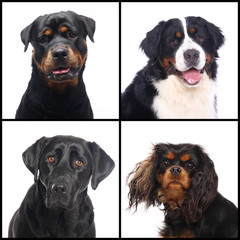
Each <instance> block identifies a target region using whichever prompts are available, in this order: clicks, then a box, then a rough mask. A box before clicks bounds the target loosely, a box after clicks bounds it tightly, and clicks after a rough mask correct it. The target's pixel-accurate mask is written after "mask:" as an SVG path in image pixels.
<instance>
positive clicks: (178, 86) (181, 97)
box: [152, 72, 217, 118]
mask: <svg viewBox="0 0 240 240" xmlns="http://www.w3.org/2000/svg"><path fill="white" fill-rule="evenodd" d="M153 85H154V87H155V88H156V90H157V92H158V95H157V96H155V97H154V99H153V104H152V110H153V111H154V113H155V115H156V117H157V118H216V117H217V116H216V110H215V107H214V105H215V104H214V102H215V94H216V92H215V91H216V83H215V82H214V81H213V80H212V79H209V77H208V75H207V74H206V72H204V73H203V74H202V78H201V82H200V84H199V85H198V86H197V87H187V86H185V85H184V83H183V80H181V79H179V78H178V77H176V76H175V75H170V76H169V77H168V78H167V79H165V80H162V81H153Z"/></svg>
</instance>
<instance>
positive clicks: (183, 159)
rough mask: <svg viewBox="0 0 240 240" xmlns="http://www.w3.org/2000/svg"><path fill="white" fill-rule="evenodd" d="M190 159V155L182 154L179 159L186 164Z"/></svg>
mask: <svg viewBox="0 0 240 240" xmlns="http://www.w3.org/2000/svg"><path fill="white" fill-rule="evenodd" d="M189 159H190V155H189V154H187V153H184V154H182V156H181V157H180V160H181V161H183V162H186V161H188V160H189Z"/></svg>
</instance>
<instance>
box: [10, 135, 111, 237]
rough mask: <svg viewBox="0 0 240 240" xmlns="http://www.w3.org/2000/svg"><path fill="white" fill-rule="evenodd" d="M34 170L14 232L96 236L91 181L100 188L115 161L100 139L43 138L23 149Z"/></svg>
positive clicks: (13, 222)
mask: <svg viewBox="0 0 240 240" xmlns="http://www.w3.org/2000/svg"><path fill="white" fill-rule="evenodd" d="M23 161H24V163H25V165H26V166H27V168H28V169H29V170H30V171H31V172H32V173H33V174H34V181H35V184H33V185H32V186H31V188H30V189H29V190H28V192H27V194H26V196H25V198H24V200H23V202H22V204H21V206H20V208H19V209H18V210H17V211H16V213H15V214H14V216H13V218H12V220H11V222H10V225H9V232H8V235H9V237H23V238H26V237H46V238H47V237H74V238H76V237H84V238H92V237H95V223H94V212H93V205H92V202H91V200H90V198H89V196H88V194H87V188H88V184H89V182H90V179H91V186H92V188H93V189H94V190H95V189H96V188H97V186H98V184H99V183H100V182H101V181H102V180H104V179H105V178H106V177H107V176H108V175H109V174H110V173H111V171H112V170H113V168H114V165H115V164H114V162H113V160H112V159H111V158H110V157H109V156H108V155H107V154H106V152H105V151H104V150H103V149H101V148H100V147H99V146H98V145H97V144H96V143H95V142H87V141H85V140H83V139H81V138H77V137H73V136H55V137H52V138H47V137H42V138H41V139H39V140H38V141H36V143H34V144H33V145H32V146H30V147H29V148H28V149H27V150H26V151H25V152H24V153H23Z"/></svg>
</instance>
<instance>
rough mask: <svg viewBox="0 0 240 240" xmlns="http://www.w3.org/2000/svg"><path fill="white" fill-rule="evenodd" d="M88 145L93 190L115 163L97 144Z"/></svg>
mask: <svg viewBox="0 0 240 240" xmlns="http://www.w3.org/2000/svg"><path fill="white" fill-rule="evenodd" d="M90 145H91V151H92V179H91V185H92V188H93V189H94V190H95V189H96V188H97V186H98V184H99V183H100V182H101V181H102V180H104V179H105V178H106V177H107V176H108V175H109V174H110V173H111V172H112V170H113V168H114V166H115V163H114V162H113V160H112V159H111V158H110V157H109V156H108V155H107V153H106V152H105V151H104V150H103V149H102V148H100V146H99V145H98V144H96V143H95V142H93V143H90Z"/></svg>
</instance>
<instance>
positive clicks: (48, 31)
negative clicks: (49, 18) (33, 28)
mask: <svg viewBox="0 0 240 240" xmlns="http://www.w3.org/2000/svg"><path fill="white" fill-rule="evenodd" d="M44 34H45V35H46V36H49V35H51V34H52V30H51V29H47V30H46V31H45V32H44Z"/></svg>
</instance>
